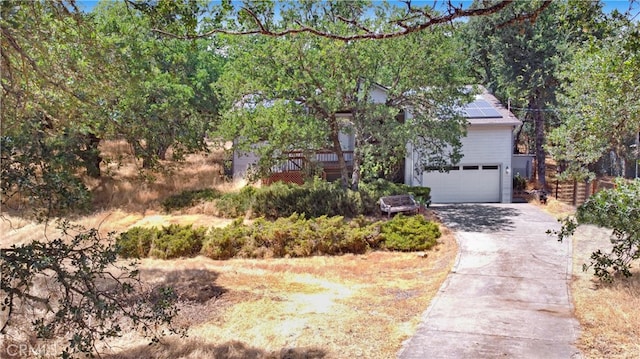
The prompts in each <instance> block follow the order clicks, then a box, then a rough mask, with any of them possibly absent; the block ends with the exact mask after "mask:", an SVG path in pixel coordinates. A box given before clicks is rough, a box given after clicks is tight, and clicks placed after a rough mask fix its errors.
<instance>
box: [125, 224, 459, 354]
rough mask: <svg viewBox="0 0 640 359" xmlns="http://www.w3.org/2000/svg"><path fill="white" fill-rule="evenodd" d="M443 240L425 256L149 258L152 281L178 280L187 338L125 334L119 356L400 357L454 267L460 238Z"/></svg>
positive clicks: (147, 265)
mask: <svg viewBox="0 0 640 359" xmlns="http://www.w3.org/2000/svg"><path fill="white" fill-rule="evenodd" d="M440 242H441V243H440V244H439V246H438V247H437V248H438V250H436V251H432V252H428V255H424V254H423V253H392V252H371V253H368V254H365V255H344V256H337V257H310V258H296V259H285V258H279V259H263V260H239V259H232V260H228V261H214V260H210V259H207V258H204V257H197V258H190V259H181V260H174V261H162V260H153V259H144V260H143V261H142V262H141V264H142V265H141V269H142V274H143V276H145V278H148V281H149V282H150V283H156V284H160V283H164V284H172V283H173V284H175V287H176V290H177V291H178V294H179V295H180V297H181V299H182V301H183V303H182V311H181V315H180V318H179V320H180V321H181V322H182V323H184V324H189V325H190V330H189V339H188V340H186V341H184V342H182V341H175V340H173V339H171V340H168V341H166V342H165V344H163V345H161V346H158V347H156V348H154V349H153V351H150V352H144V351H141V350H138V349H136V347H137V346H138V345H143V342H141V341H140V339H139V338H135V337H133V336H132V337H129V338H123V341H122V342H118V343H113V347H112V353H113V355H114V356H113V357H114V358H134V357H136V358H140V357H154V358H157V357H163V358H169V357H176V356H174V355H178V356H177V357H185V358H191V357H197V356H198V355H209V354H210V353H216V355H217V356H216V357H219V358H240V357H254V358H285V357H286V358H350V357H362V358H390V357H394V356H395V355H396V353H397V351H398V350H399V349H400V347H401V345H402V341H403V340H405V339H407V338H408V337H409V336H411V335H412V334H413V333H414V332H415V329H416V327H417V325H418V323H419V321H420V317H421V314H422V312H423V311H424V310H425V309H426V308H427V306H428V304H429V302H430V300H431V299H432V298H433V296H434V295H435V293H436V292H437V290H438V288H439V287H440V284H441V283H442V281H444V279H445V277H446V275H447V274H448V271H449V269H450V267H451V265H452V264H453V261H454V259H455V255H456V253H457V247H456V244H455V240H454V238H453V236H452V235H451V234H448V235H445V236H443V237H442V238H441V239H440ZM203 278H204V279H203ZM236 355H239V356H236Z"/></svg>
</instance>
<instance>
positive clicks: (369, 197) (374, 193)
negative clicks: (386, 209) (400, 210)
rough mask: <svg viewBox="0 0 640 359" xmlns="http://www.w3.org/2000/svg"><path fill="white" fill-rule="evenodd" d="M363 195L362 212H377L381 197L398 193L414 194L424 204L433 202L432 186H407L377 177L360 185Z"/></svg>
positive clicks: (368, 213) (369, 213)
mask: <svg viewBox="0 0 640 359" xmlns="http://www.w3.org/2000/svg"><path fill="white" fill-rule="evenodd" d="M360 193H361V197H362V208H363V210H362V214H367V215H371V214H375V213H377V211H378V210H379V206H378V200H379V199H380V197H385V196H393V195H398V194H407V193H410V194H413V196H414V198H415V199H416V201H418V202H419V203H422V204H427V205H428V204H430V203H431V188H429V187H419V186H407V185H405V184H401V183H393V182H389V181H387V180H384V179H377V180H375V181H373V182H369V183H363V184H362V185H361V186H360Z"/></svg>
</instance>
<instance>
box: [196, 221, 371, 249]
mask: <svg viewBox="0 0 640 359" xmlns="http://www.w3.org/2000/svg"><path fill="white" fill-rule="evenodd" d="M380 243H381V237H380V230H379V223H377V222H376V223H371V222H369V221H367V220H365V219H364V218H359V219H358V220H357V221H352V222H347V221H345V220H344V217H342V216H334V217H327V216H321V217H318V218H312V219H306V218H305V216H304V215H299V214H297V213H294V214H292V215H291V216H289V217H283V218H279V219H277V220H276V221H274V222H269V221H267V220H265V219H264V218H260V219H257V220H256V221H255V222H254V223H253V224H252V225H250V226H244V225H242V222H241V221H240V220H237V221H234V222H233V223H232V224H231V225H229V226H227V227H226V228H216V229H213V230H212V231H211V233H210V234H209V236H208V238H207V240H206V241H205V242H204V245H203V248H202V254H204V255H206V256H207V257H210V258H213V259H229V258H233V257H244V258H263V257H307V256H311V255H335V254H344V253H356V254H358V253H364V252H366V251H367V250H368V249H369V248H377V246H378V245H379V244H380Z"/></svg>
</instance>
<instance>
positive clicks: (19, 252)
mask: <svg viewBox="0 0 640 359" xmlns="http://www.w3.org/2000/svg"><path fill="white" fill-rule="evenodd" d="M72 229H73V230H81V231H80V232H78V233H77V234H75V235H73V234H70V232H71V230H72ZM62 231H63V235H62V236H61V237H60V238H57V239H54V240H51V241H46V242H39V241H34V242H31V243H29V244H24V245H20V246H16V245H14V246H11V247H10V248H4V249H2V250H0V258H1V261H0V270H1V275H0V292H1V295H2V297H3V302H2V308H1V309H2V312H3V316H2V319H1V320H0V325H1V329H0V331H1V332H2V334H3V335H8V336H13V337H14V338H19V337H20V336H21V335H23V334H24V333H27V335H29V337H30V336H31V335H33V334H35V335H36V337H37V339H42V340H50V339H53V338H64V339H68V342H67V346H66V347H64V348H61V352H60V353H55V354H59V355H61V356H62V357H66V358H71V357H78V356H79V355H80V353H84V354H86V355H87V356H91V355H92V354H95V350H96V345H98V344H99V343H100V342H101V341H104V340H107V339H109V338H117V337H121V336H122V335H124V334H125V333H127V332H129V331H131V330H140V332H142V333H144V334H145V336H151V337H152V341H153V342H157V341H158V340H159V339H158V337H159V336H162V335H164V333H165V331H164V328H166V329H168V330H169V332H170V333H182V334H185V333H184V331H183V330H181V329H179V328H176V327H174V326H173V325H172V321H173V319H174V318H175V317H176V315H177V313H178V310H177V308H176V306H175V302H176V300H177V296H176V295H175V293H174V292H173V291H172V290H171V289H170V288H152V289H146V286H143V285H142V283H141V282H140V278H139V273H138V270H136V269H135V264H131V265H124V264H119V263H118V261H117V255H116V254H117V251H118V247H117V246H114V245H113V241H112V237H111V235H110V236H109V238H107V239H106V240H105V239H104V238H100V236H99V235H98V231H97V230H95V229H92V230H89V231H84V230H83V229H81V228H71V227H69V225H68V224H66V223H63V225H62ZM43 309H44V310H43ZM116 319H117V320H116ZM25 340H27V339H25ZM47 354H54V353H47Z"/></svg>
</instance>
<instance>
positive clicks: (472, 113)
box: [464, 99, 502, 118]
mask: <svg viewBox="0 0 640 359" xmlns="http://www.w3.org/2000/svg"><path fill="white" fill-rule="evenodd" d="M464 112H465V117H467V118H500V117H502V115H500V112H498V111H497V110H496V109H495V107H493V106H491V104H490V103H489V102H487V101H485V100H481V99H478V100H475V101H473V102H471V103H468V104H466V105H465V107H464Z"/></svg>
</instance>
